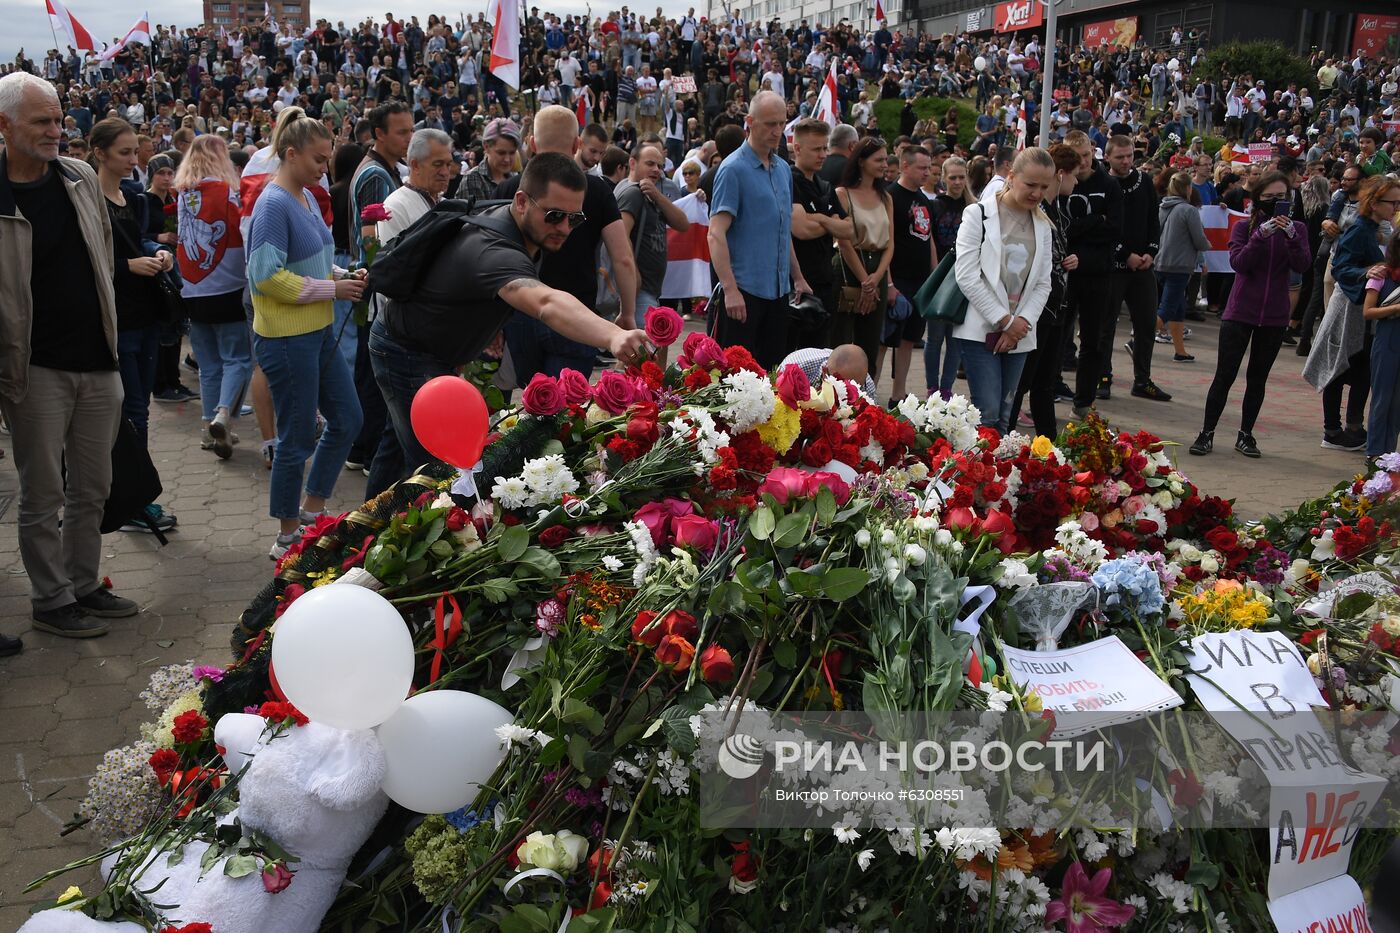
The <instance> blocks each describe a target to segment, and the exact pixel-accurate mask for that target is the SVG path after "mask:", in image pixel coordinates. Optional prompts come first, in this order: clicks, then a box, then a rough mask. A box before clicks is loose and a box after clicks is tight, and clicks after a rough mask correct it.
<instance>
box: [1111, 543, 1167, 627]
mask: <svg viewBox="0 0 1400 933" xmlns="http://www.w3.org/2000/svg"><path fill="white" fill-rule="evenodd" d="M1094 585H1095V586H1097V587H1098V588H1099V591H1100V592H1102V593H1103V594H1104V604H1105V605H1107V606H1109V607H1110V608H1112V607H1115V606H1116V607H1119V608H1121V609H1124V610H1126V611H1128V612H1133V613H1135V614H1136V615H1138V616H1139V617H1142V616H1149V615H1154V614H1156V613H1159V612H1161V611H1162V606H1163V605H1164V604H1165V602H1166V599H1165V598H1164V597H1163V595H1162V581H1161V580H1160V579H1159V578H1158V576H1157V571H1156V570H1154V569H1153V568H1152V567H1151V566H1150V565H1148V564H1145V563H1143V562H1142V561H1140V560H1133V559H1130V558H1126V557H1120V558H1118V559H1117V560H1110V561H1105V562H1104V563H1102V564H1100V565H1099V569H1098V570H1095V571H1094Z"/></svg>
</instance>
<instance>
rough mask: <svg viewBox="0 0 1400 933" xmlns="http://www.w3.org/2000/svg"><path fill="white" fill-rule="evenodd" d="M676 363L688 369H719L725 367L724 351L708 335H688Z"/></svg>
mask: <svg viewBox="0 0 1400 933" xmlns="http://www.w3.org/2000/svg"><path fill="white" fill-rule="evenodd" d="M676 362H677V363H678V364H679V365H680V366H682V367H684V368H686V369H689V368H690V367H692V366H698V367H700V368H701V369H719V368H721V367H723V366H724V349H723V348H722V347H721V346H720V345H719V344H718V343H716V342H715V340H714V338H713V337H710V336H707V335H706V334H687V335H686V338H685V342H684V343H683V344H681V355H680V356H679V357H678V358H677V359H676Z"/></svg>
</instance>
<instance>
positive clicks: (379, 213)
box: [360, 204, 394, 224]
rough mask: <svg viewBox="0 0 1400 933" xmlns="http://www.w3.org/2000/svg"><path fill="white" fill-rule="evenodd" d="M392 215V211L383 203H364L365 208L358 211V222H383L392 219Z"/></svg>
mask: <svg viewBox="0 0 1400 933" xmlns="http://www.w3.org/2000/svg"><path fill="white" fill-rule="evenodd" d="M393 216H394V213H393V211H391V210H389V209H388V208H387V207H385V206H384V205H383V204H366V205H365V209H364V210H362V211H360V222H361V223H366V224H377V223H383V222H384V221H386V220H390V219H392V218H393Z"/></svg>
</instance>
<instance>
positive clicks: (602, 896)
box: [588, 881, 613, 910]
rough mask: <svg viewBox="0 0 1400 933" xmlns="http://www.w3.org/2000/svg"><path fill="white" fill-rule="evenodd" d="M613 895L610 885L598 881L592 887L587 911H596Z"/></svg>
mask: <svg viewBox="0 0 1400 933" xmlns="http://www.w3.org/2000/svg"><path fill="white" fill-rule="evenodd" d="M612 895H613V889H612V885H610V884H608V883H607V882H606V881H599V882H598V883H597V884H596V885H594V886H593V896H592V897H591V898H589V901H588V909H589V910H597V909H598V908H600V907H602V906H603V905H604V904H606V903H607V902H608V901H609V900H610V899H611V898H612Z"/></svg>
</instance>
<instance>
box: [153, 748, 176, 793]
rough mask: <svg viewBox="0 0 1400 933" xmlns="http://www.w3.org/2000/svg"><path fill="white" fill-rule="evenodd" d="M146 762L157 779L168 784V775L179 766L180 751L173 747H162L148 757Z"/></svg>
mask: <svg viewBox="0 0 1400 933" xmlns="http://www.w3.org/2000/svg"><path fill="white" fill-rule="evenodd" d="M146 764H148V765H150V766H151V770H152V771H154V772H155V773H156V780H157V781H159V782H160V783H161V784H163V785H164V784H169V783H170V776H171V775H172V774H174V773H175V772H176V771H177V770H179V768H180V753H179V752H177V751H175V750H174V749H173V748H162V749H160V750H159V751H157V752H156V753H155V754H154V755H152V756H151V757H150V758H148V759H147V760H146Z"/></svg>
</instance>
